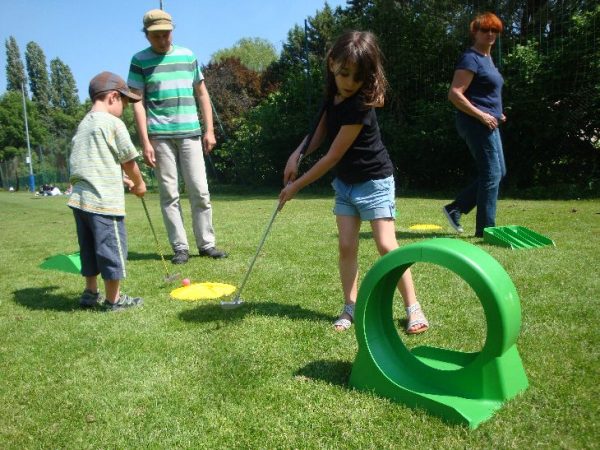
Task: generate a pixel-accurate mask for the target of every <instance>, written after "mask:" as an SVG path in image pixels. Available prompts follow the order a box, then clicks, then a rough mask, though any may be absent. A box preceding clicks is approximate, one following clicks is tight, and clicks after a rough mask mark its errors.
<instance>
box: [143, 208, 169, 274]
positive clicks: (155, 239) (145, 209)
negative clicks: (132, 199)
mask: <svg viewBox="0 0 600 450" xmlns="http://www.w3.org/2000/svg"><path fill="white" fill-rule="evenodd" d="M141 199H142V205H144V211H145V212H146V218H147V219H148V224H150V229H151V230H152V235H153V236H154V242H155V243H156V250H157V251H158V254H159V255H160V259H161V261H162V264H163V267H164V269H165V273H166V274H167V275H166V276H165V281H166V282H171V281H173V280H175V279H176V278H177V275H178V274H173V275H169V269H168V267H167V262H166V261H165V256H164V255H163V252H162V249H161V248H160V242H158V236H157V235H156V231H155V230H154V225H153V224H152V220H151V219H150V213H149V212H148V207H147V206H146V200H145V199H144V197H141Z"/></svg>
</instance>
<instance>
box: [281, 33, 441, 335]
mask: <svg viewBox="0 0 600 450" xmlns="http://www.w3.org/2000/svg"><path fill="white" fill-rule="evenodd" d="M381 59H382V57H381V52H380V50H379V47H378V44H377V40H376V38H375V36H374V35H373V34H372V33H369V32H359V31H351V32H348V33H345V34H344V35H342V36H341V37H340V38H339V39H338V40H337V41H336V43H335V44H334V45H333V47H332V48H331V50H330V51H329V53H328V55H327V60H326V64H327V86H326V92H325V106H324V109H323V111H324V112H323V114H322V116H321V117H320V119H319V122H318V125H317V128H316V130H315V132H314V133H313V135H312V137H310V136H306V137H305V139H304V141H303V143H301V144H300V145H299V146H298V148H297V149H296V150H295V151H294V152H293V153H292V154H291V155H290V157H289V159H288V162H287V164H286V167H285V171H284V176H283V183H284V185H285V188H284V189H283V190H282V191H281V193H280V194H279V201H280V208H282V207H283V206H284V204H285V202H287V201H288V200H291V199H292V198H293V197H294V195H296V193H297V192H298V191H299V190H300V189H302V188H304V187H305V186H307V185H309V184H310V183H312V182H313V181H315V180H318V179H319V178H321V177H322V176H323V175H325V174H326V173H327V172H328V171H329V170H330V169H333V168H335V171H336V178H335V179H334V181H333V183H332V185H333V188H334V189H335V207H334V211H333V212H334V214H335V215H336V221H337V228H338V236H339V271H340V278H341V282H342V290H343V294H344V308H343V309H342V312H341V314H340V316H339V318H338V319H337V320H336V321H335V323H334V324H333V325H334V327H335V329H336V330H338V331H344V330H347V329H348V328H350V325H351V324H352V321H353V319H354V306H355V304H356V295H357V290H358V289H357V281H358V245H359V232H360V225H361V221H363V220H368V221H370V223H371V229H372V231H373V238H374V239H375V244H376V245H377V250H378V251H379V254H380V255H385V254H386V253H388V252H390V251H392V250H394V249H396V248H397V247H398V243H397V242H396V231H395V227H394V218H395V216H396V209H395V202H394V198H395V189H394V177H393V169H394V168H393V165H392V162H391V160H390V157H389V155H388V152H387V150H386V148H385V146H384V145H383V143H382V141H381V135H380V133H379V125H378V123H377V116H376V114H375V109H374V108H375V107H378V106H379V107H380V106H383V102H384V94H385V89H386V85H387V81H386V78H385V74H384V72H383V67H382V61H381ZM325 138H327V139H328V140H329V141H330V142H331V146H330V148H329V151H328V152H327V153H326V154H325V155H324V156H323V157H322V158H321V159H320V160H319V161H317V163H316V164H315V165H314V166H313V167H312V168H311V169H310V170H308V171H307V172H306V173H305V174H304V175H302V176H301V177H300V178H297V176H298V162H299V159H300V158H301V155H302V153H303V148H304V146H305V145H304V144H305V143H306V153H307V154H309V153H311V152H313V151H314V150H316V149H317V148H318V147H319V146H320V145H321V143H322V142H323V140H324V139H325ZM398 289H399V290H400V293H401V294H402V298H403V300H404V305H405V307H406V313H407V326H406V332H407V333H409V334H414V333H422V332H423V331H425V330H427V328H428V327H429V324H428V322H427V319H426V318H425V316H424V314H423V312H422V311H421V308H420V306H419V303H418V302H417V299H416V295H415V289H414V286H413V282H412V276H411V273H410V270H406V271H405V272H404V274H403V275H402V278H401V279H400V281H399V282H398Z"/></svg>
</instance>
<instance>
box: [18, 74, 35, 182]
mask: <svg viewBox="0 0 600 450" xmlns="http://www.w3.org/2000/svg"><path fill="white" fill-rule="evenodd" d="M21 93H22V94H23V118H24V119H25V135H26V136H27V163H28V164H29V191H30V192H34V191H35V179H34V177H33V167H32V162H31V145H30V144H29V124H28V123H27V104H26V103H25V85H24V84H23V83H21Z"/></svg>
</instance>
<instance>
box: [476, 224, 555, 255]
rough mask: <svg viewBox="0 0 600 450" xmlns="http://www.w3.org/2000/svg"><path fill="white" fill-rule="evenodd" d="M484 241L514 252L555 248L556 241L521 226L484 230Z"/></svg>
mask: <svg viewBox="0 0 600 450" xmlns="http://www.w3.org/2000/svg"><path fill="white" fill-rule="evenodd" d="M483 240H484V242H487V243H488V244H493V245H500V246H501V247H509V248H511V249H513V250H518V249H525V248H538V247H545V246H548V245H549V246H552V247H554V241H553V240H552V239H550V238H549V237H546V236H544V235H543V234H539V233H536V232H535V231H533V230H530V229H529V228H527V227H523V226H520V225H506V226H502V227H487V228H484V229H483Z"/></svg>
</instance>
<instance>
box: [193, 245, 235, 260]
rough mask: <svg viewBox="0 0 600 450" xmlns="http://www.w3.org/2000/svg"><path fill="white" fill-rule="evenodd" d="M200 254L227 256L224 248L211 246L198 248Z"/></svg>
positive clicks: (216, 257) (212, 256)
mask: <svg viewBox="0 0 600 450" xmlns="http://www.w3.org/2000/svg"><path fill="white" fill-rule="evenodd" d="M198 251H199V253H200V256H210V257H211V258H214V259H220V258H227V256H228V255H227V253H225V252H224V251H223V250H219V249H218V248H216V247H209V248H207V249H206V250H200V249H198Z"/></svg>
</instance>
